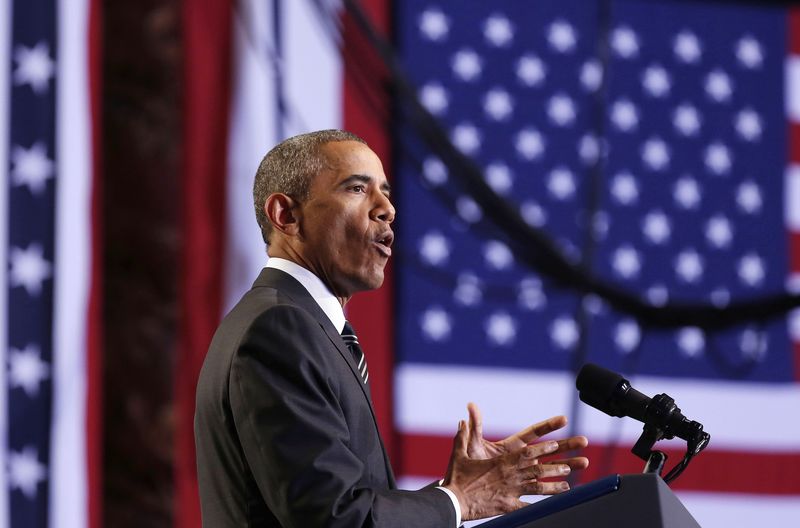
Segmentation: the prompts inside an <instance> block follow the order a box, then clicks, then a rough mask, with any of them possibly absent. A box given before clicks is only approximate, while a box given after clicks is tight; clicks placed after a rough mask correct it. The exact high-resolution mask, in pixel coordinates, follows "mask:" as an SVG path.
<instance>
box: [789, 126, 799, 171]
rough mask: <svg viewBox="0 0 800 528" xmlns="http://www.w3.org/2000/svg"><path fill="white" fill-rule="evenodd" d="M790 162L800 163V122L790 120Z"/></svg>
mask: <svg viewBox="0 0 800 528" xmlns="http://www.w3.org/2000/svg"><path fill="white" fill-rule="evenodd" d="M788 143H789V163H800V123H795V122H791V121H790V122H789V141H788Z"/></svg>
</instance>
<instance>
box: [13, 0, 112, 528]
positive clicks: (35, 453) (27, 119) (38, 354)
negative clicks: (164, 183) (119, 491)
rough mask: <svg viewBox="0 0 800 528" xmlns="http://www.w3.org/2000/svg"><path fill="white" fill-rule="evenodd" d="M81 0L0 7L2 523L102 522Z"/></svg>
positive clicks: (86, 33) (89, 130) (88, 31)
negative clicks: (98, 507) (98, 494)
mask: <svg viewBox="0 0 800 528" xmlns="http://www.w3.org/2000/svg"><path fill="white" fill-rule="evenodd" d="M89 7H90V6H89V2H88V1H78V2H69V3H68V8H67V2H57V1H55V0H36V1H28V0H25V1H15V2H3V4H2V7H0V64H2V67H0V105H2V106H0V160H2V161H1V163H2V167H3V174H4V175H5V177H4V179H3V180H4V183H3V185H2V186H0V233H1V235H0V236H2V243H0V257H1V258H0V260H2V262H3V265H2V266H0V278H1V279H2V281H1V282H2V284H3V288H2V298H0V358H2V361H0V364H2V368H0V439H1V440H0V526H3V527H5V526H13V527H17V526H26V527H28V526H29V527H45V526H74V527H87V526H90V522H95V524H94V525H95V526H96V525H97V524H96V522H97V520H98V519H97V516H96V510H93V509H92V508H93V507H95V506H96V501H95V500H94V499H95V496H93V495H92V493H91V491H90V488H91V485H92V484H93V483H95V484H96V477H97V473H96V472H95V471H96V468H97V461H98V460H99V454H98V453H99V451H98V449H97V447H98V446H97V443H96V442H97V438H98V436H97V435H96V433H97V428H96V423H97V422H96V419H97V409H98V406H97V401H99V400H97V399H96V396H97V395H96V393H95V391H96V389H97V386H96V384H95V382H96V378H95V377H94V375H93V373H96V372H97V370H96V367H97V364H96V359H97V344H98V342H97V335H98V334H97V326H96V322H97V314H98V312H97V296H96V294H97V282H96V281H97V277H96V276H95V275H93V269H95V267H94V264H95V262H96V260H95V258H96V255H97V253H96V252H95V251H96V246H95V245H94V244H95V242H94V236H95V233H94V231H93V227H92V225H93V224H92V205H93V202H92V189H93V173H94V171H93V164H94V158H93V148H92V141H93V137H92V134H93V122H92V115H93V114H92V111H91V110H92V105H93V102H92V100H91V97H90V86H91V83H90V71H91V68H90V65H92V64H95V63H93V62H92V61H91V58H93V57H94V58H96V55H95V56H93V57H90V55H89V49H90V48H89V43H90V41H91V42H93V43H95V44H96V43H97V41H96V36H97V34H96V33H93V31H94V29H95V28H96V26H95V25H91V26H90V16H89V15H90V11H89ZM95 21H96V20H95ZM90 36H92V37H94V40H92V39H90ZM94 489H97V487H96V486H95V488H94Z"/></svg>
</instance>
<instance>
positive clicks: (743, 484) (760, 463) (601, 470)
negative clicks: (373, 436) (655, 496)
mask: <svg viewBox="0 0 800 528" xmlns="http://www.w3.org/2000/svg"><path fill="white" fill-rule="evenodd" d="M453 428H454V429H453V434H455V424H453ZM590 440H591V439H590ZM452 445H453V440H452V438H446V437H442V436H426V435H403V437H402V442H401V446H402V449H403V452H404V453H403V456H402V460H403V461H404V463H405V464H404V465H403V466H402V467H400V468H398V469H399V473H400V474H402V475H414V476H424V477H430V478H431V480H434V479H438V478H442V476H444V473H445V470H446V469H447V463H448V460H449V457H450V450H451V448H452ZM664 451H665V452H666V453H667V455H668V456H669V458H668V459H667V465H666V467H667V468H668V469H671V468H672V466H673V465H674V464H676V463H677V462H678V461H680V460H681V458H683V453H682V452H679V451H676V450H670V449H666V450H664ZM581 454H582V455H584V456H587V457H589V461H590V466H589V469H587V470H586V471H583V472H581V475H580V478H579V480H580V481H581V482H588V481H591V480H595V479H598V478H600V477H603V476H605V475H609V474H613V473H620V474H629V473H641V472H642V468H643V467H644V462H643V461H642V460H640V459H638V458H637V457H635V456H634V455H633V454H632V453H631V452H630V447H623V446H602V445H592V446H590V447H589V448H587V449H585V450H584V451H583V452H582V453H581ZM798 474H800V451H793V452H772V453H764V452H758V453H755V452H746V451H730V450H722V449H711V448H709V449H708V450H706V451H704V452H702V453H701V454H700V455H699V456H698V457H697V458H695V459H694V460H693V461H692V463H691V464H690V465H689V468H688V469H686V471H685V472H684V473H683V474H682V475H681V476H680V477H679V478H678V479H677V480H675V481H674V482H673V484H672V487H673V488H674V489H677V490H684V491H705V492H720V493H751V494H770V495H798V496H800V479H798V478H797V475H798Z"/></svg>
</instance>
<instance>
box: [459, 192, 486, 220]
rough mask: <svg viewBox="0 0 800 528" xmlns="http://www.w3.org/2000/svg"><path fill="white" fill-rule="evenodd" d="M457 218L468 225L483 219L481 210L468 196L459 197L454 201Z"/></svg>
mask: <svg viewBox="0 0 800 528" xmlns="http://www.w3.org/2000/svg"><path fill="white" fill-rule="evenodd" d="M456 211H457V212H458V216H459V217H460V218H461V219H462V220H464V221H465V222H466V223H468V224H474V223H475V222H478V221H480V219H481V218H483V210H482V209H481V206H480V205H478V203H477V202H476V201H475V200H473V199H472V198H470V197H469V196H461V197H459V198H458V200H456Z"/></svg>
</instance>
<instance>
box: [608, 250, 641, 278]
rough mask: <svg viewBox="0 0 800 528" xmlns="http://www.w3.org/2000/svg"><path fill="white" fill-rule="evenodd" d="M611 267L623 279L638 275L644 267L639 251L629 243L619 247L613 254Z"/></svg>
mask: <svg viewBox="0 0 800 528" xmlns="http://www.w3.org/2000/svg"><path fill="white" fill-rule="evenodd" d="M611 267H612V268H614V272H615V273H616V274H617V275H619V276H620V277H622V278H623V279H632V278H634V277H637V276H638V275H639V271H641V269H642V262H641V257H640V255H639V252H638V251H636V249H634V248H633V247H632V246H628V245H625V246H621V247H618V248H617V249H616V250H615V251H614V253H613V255H611Z"/></svg>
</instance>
